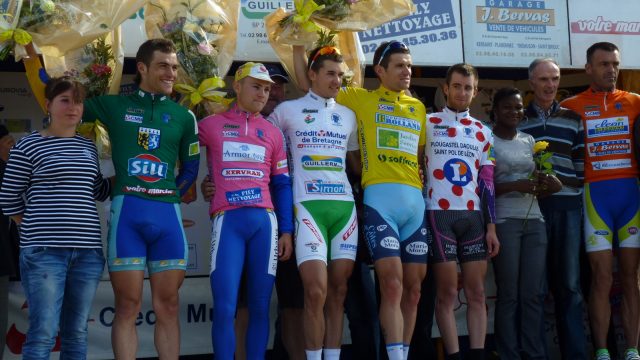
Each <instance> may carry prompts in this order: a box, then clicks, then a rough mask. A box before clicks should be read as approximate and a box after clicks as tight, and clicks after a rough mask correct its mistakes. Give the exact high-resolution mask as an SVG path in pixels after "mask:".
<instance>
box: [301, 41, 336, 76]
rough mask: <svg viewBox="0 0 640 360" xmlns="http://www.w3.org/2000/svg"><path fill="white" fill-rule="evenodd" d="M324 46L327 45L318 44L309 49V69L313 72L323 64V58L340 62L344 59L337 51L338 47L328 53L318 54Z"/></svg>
mask: <svg viewBox="0 0 640 360" xmlns="http://www.w3.org/2000/svg"><path fill="white" fill-rule="evenodd" d="M324 48H327V46H318V47H317V48H315V49H313V50H311V52H310V53H309V58H308V61H309V62H308V64H309V69H311V70H313V71H314V72H318V71H320V69H321V68H322V66H323V65H324V61H325V60H331V61H335V62H337V63H341V62H343V61H344V58H343V57H342V55H341V54H340V53H339V52H338V49H335V50H336V51H335V52H332V53H330V54H325V55H322V54H320V55H318V52H319V51H320V50H322V49H324ZM316 55H317V56H316Z"/></svg>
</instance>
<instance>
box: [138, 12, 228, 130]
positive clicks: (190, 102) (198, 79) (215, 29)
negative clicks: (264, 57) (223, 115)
mask: <svg viewBox="0 0 640 360" xmlns="http://www.w3.org/2000/svg"><path fill="white" fill-rule="evenodd" d="M239 9H240V2H239V1H237V0H229V1H224V0H151V1H150V2H149V3H148V4H147V5H146V7H145V28H146V31H147V36H148V37H149V38H150V39H153V38H165V39H169V40H171V41H173V43H174V44H175V45H176V48H177V55H178V61H179V63H180V69H179V71H178V83H177V84H176V85H175V86H174V90H176V91H177V92H179V93H181V94H183V95H184V96H183V98H182V101H181V102H182V103H183V104H184V105H187V106H188V107H190V108H191V109H193V110H194V112H195V113H196V116H197V117H198V118H202V117H204V116H206V115H209V114H211V113H213V112H220V111H223V110H225V109H226V107H227V106H228V104H229V100H227V99H226V98H225V95H226V93H225V92H222V91H220V90H219V89H223V88H224V86H225V84H224V81H223V80H222V79H223V78H224V76H225V75H226V74H227V72H228V71H229V68H230V67H231V63H232V62H233V55H234V53H235V48H236V33H237V28H238V11H239Z"/></svg>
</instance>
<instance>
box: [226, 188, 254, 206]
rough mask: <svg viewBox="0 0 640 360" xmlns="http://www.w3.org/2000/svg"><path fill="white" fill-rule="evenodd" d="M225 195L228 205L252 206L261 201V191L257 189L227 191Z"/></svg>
mask: <svg viewBox="0 0 640 360" xmlns="http://www.w3.org/2000/svg"><path fill="white" fill-rule="evenodd" d="M225 195H226V198H227V202H228V203H229V204H230V205H252V204H257V203H260V202H261V201H262V190H261V189H260V188H258V187H256V188H249V189H243V190H235V191H227V192H226V193H225Z"/></svg>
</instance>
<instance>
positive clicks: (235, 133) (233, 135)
mask: <svg viewBox="0 0 640 360" xmlns="http://www.w3.org/2000/svg"><path fill="white" fill-rule="evenodd" d="M222 137H230V138H237V137H240V131H236V130H222Z"/></svg>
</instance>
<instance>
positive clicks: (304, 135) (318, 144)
mask: <svg viewBox="0 0 640 360" xmlns="http://www.w3.org/2000/svg"><path fill="white" fill-rule="evenodd" d="M295 136H296V137H298V138H299V139H300V144H298V148H303V147H304V148H322V147H324V148H336V149H344V145H343V143H344V140H346V139H347V135H346V134H343V133H341V132H338V131H326V130H306V131H302V130H296V132H295Z"/></svg>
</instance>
